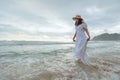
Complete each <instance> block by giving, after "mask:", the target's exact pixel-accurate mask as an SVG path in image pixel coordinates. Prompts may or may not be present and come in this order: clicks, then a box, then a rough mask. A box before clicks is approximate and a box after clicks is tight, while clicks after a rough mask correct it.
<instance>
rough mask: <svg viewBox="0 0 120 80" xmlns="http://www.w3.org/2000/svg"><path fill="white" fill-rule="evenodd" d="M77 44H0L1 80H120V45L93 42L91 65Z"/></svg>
mask: <svg viewBox="0 0 120 80" xmlns="http://www.w3.org/2000/svg"><path fill="white" fill-rule="evenodd" d="M74 46H75V44H74V42H44V41H0V80H120V41H89V42H88V44H87V50H86V53H87V54H88V56H89V60H90V65H84V64H82V63H79V62H76V61H75V60H74V58H73V56H72V50H73V49H74Z"/></svg>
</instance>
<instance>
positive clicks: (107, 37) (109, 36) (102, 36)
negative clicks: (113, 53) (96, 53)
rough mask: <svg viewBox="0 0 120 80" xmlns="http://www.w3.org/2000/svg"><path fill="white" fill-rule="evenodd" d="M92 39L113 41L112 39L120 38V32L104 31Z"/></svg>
mask: <svg viewBox="0 0 120 80" xmlns="http://www.w3.org/2000/svg"><path fill="white" fill-rule="evenodd" d="M92 40H96V41H112V40H114V41H115V40H117V41H118V40H120V33H103V34H100V35H97V36H95V37H93V39H92Z"/></svg>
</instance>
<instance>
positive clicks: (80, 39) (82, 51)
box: [73, 23, 89, 64]
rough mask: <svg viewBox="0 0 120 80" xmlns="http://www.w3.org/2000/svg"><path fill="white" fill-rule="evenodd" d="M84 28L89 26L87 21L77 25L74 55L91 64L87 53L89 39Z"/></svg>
mask: <svg viewBox="0 0 120 80" xmlns="http://www.w3.org/2000/svg"><path fill="white" fill-rule="evenodd" d="M83 28H87V24H86V23H82V24H80V25H79V26H75V30H76V32H77V34H76V41H75V48H74V49H73V57H74V58H75V59H77V60H78V59H80V60H81V61H82V62H83V63H84V64H89V62H88V55H87V54H86V45H87V42H88V41H87V36H86V34H85V32H84V29H83Z"/></svg>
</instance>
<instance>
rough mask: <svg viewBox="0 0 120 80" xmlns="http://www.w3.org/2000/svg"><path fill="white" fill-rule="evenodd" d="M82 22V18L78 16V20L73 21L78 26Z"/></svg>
mask: <svg viewBox="0 0 120 80" xmlns="http://www.w3.org/2000/svg"><path fill="white" fill-rule="evenodd" d="M82 23H83V19H82V18H78V21H75V26H78V25H80V24H82Z"/></svg>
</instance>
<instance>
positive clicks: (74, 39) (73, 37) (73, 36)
mask: <svg viewBox="0 0 120 80" xmlns="http://www.w3.org/2000/svg"><path fill="white" fill-rule="evenodd" d="M76 34H77V32H75V34H74V36H73V41H74V42H75V37H76Z"/></svg>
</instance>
